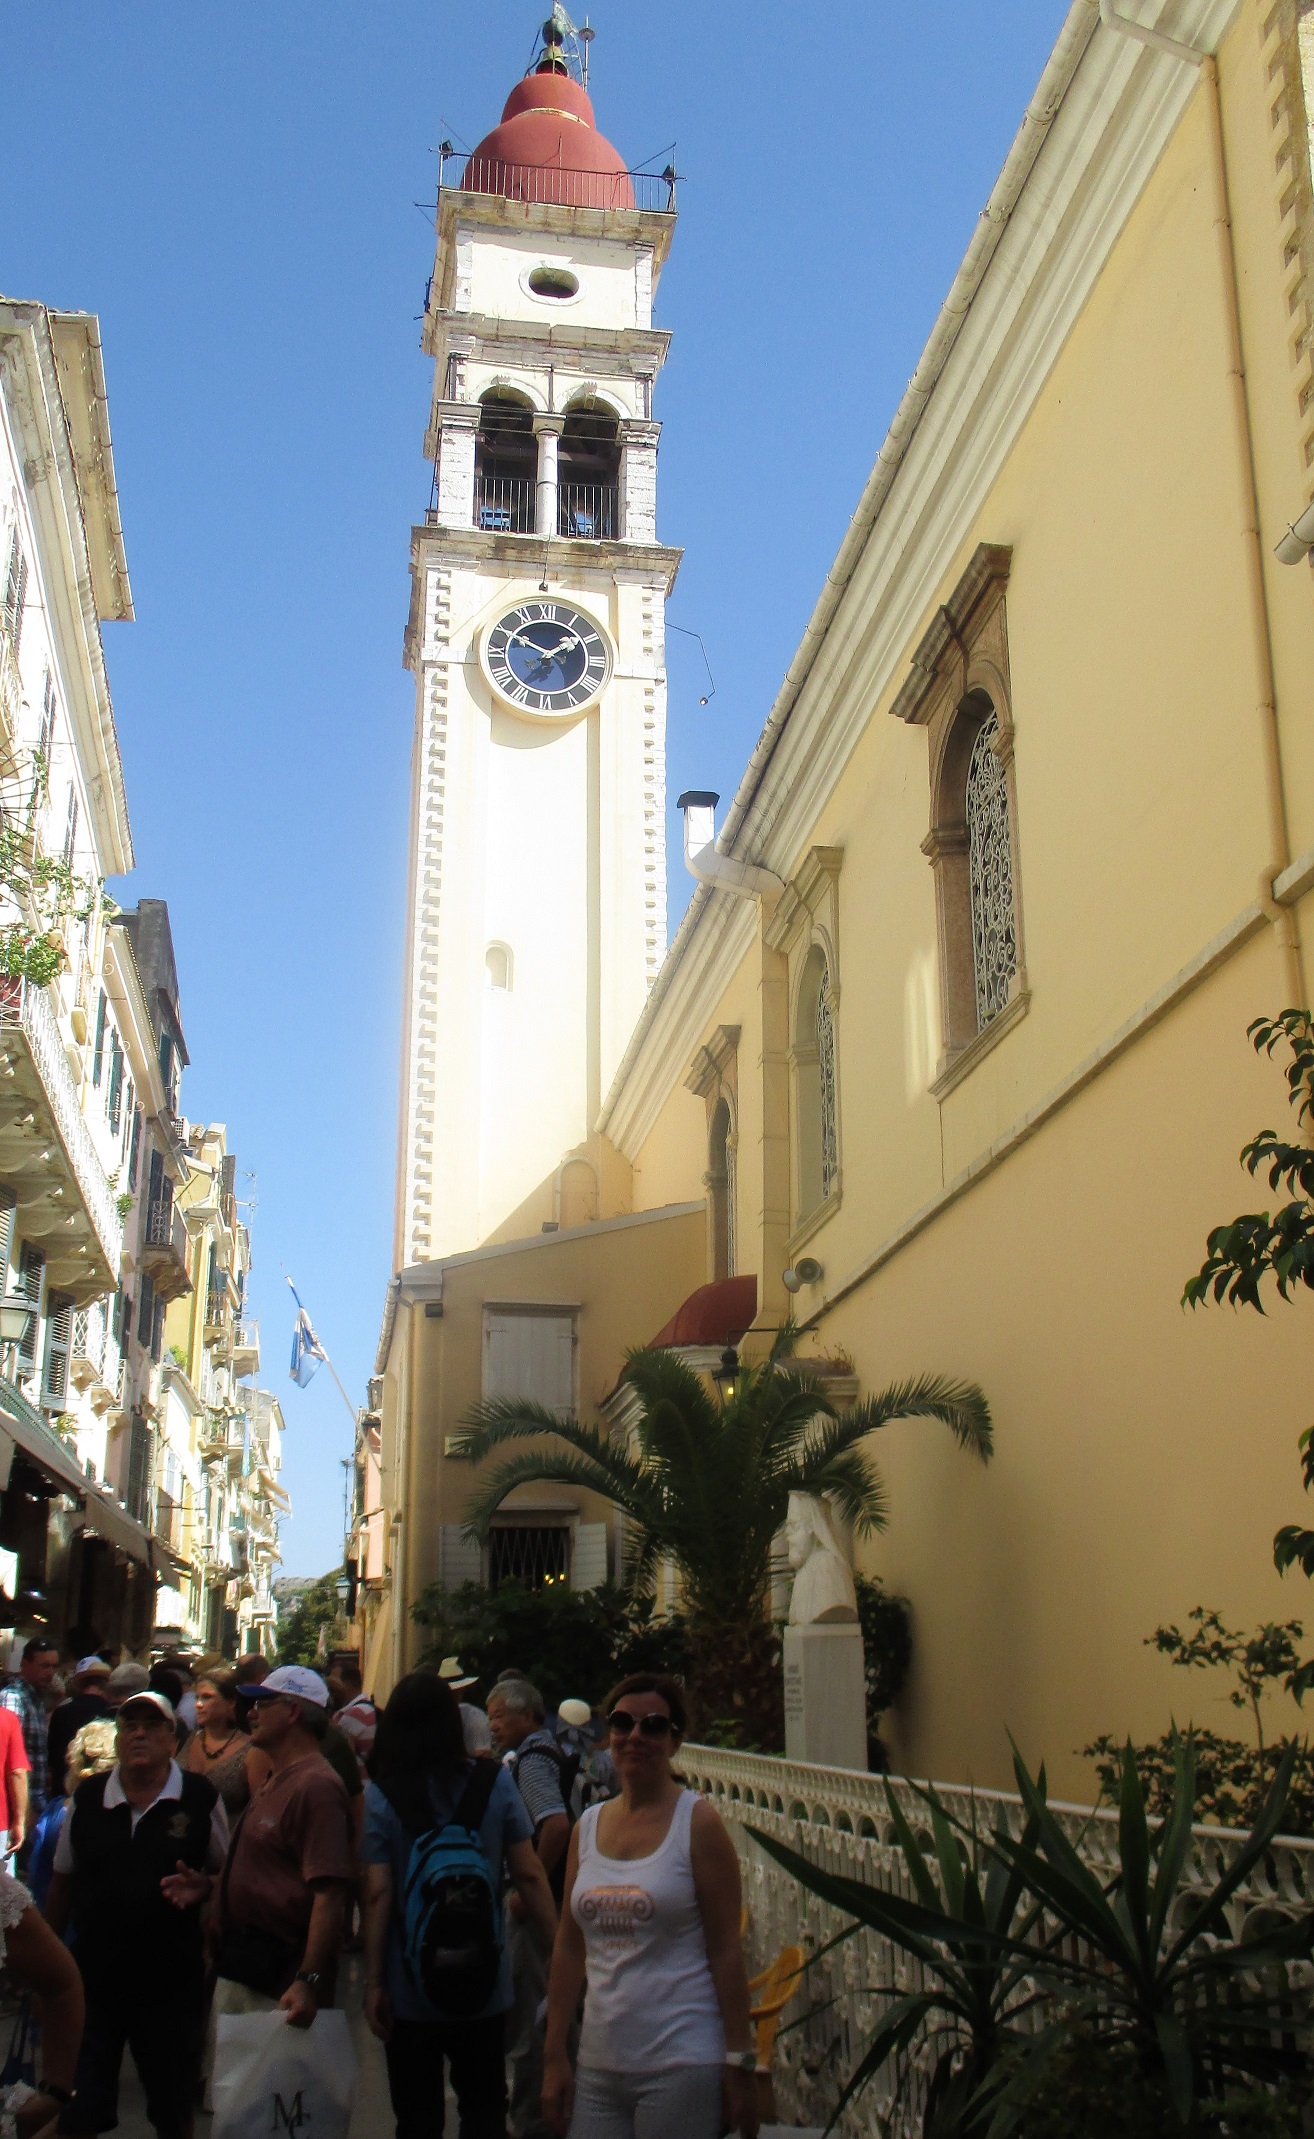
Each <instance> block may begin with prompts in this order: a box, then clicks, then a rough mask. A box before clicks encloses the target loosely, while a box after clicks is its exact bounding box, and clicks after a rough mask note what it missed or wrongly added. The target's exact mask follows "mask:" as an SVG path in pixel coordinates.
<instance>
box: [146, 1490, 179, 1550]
mask: <svg viewBox="0 0 1314 2139" xmlns="http://www.w3.org/2000/svg"><path fill="white" fill-rule="evenodd" d="M151 1527H152V1529H153V1530H154V1532H155V1535H156V1537H158V1538H159V1540H160V1542H161V1544H164V1545H167V1546H168V1547H169V1550H170V1551H171V1552H181V1551H182V1542H183V1507H182V1502H181V1501H180V1500H174V1499H173V1498H172V1496H171V1495H170V1494H168V1493H160V1494H158V1495H157V1497H156V1502H155V1521H154V1523H153V1524H152V1526H151Z"/></svg>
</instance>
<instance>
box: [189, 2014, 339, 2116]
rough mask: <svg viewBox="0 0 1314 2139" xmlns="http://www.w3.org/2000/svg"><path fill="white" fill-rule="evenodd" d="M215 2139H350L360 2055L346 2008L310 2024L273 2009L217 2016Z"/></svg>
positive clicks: (316, 2018) (214, 2084)
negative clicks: (294, 2023)
mask: <svg viewBox="0 0 1314 2139" xmlns="http://www.w3.org/2000/svg"><path fill="white" fill-rule="evenodd" d="M212 2085H213V2092H214V2124H213V2127H212V2130H211V2139H347V2127H348V2125H349V2124H350V2123H351V2105H352V2100H353V2097H354V2095H355V2092H356V2053H355V2051H354V2050H353V2049H352V2047H351V2036H350V2035H349V2033H348V2031H347V2016H346V2014H345V2013H339V2012H326V2013H317V2014H316V2015H315V2018H314V2020H313V2021H312V2023H311V2025H310V2026H309V2027H308V2028H292V2027H289V2026H288V2023H287V2018H286V2016H285V2015H284V2014H283V2013H281V2012H273V2013H221V2014H220V2015H219V2017H218V2019H217V2021H216V2022H215V2056H214V2080H213V2083H212Z"/></svg>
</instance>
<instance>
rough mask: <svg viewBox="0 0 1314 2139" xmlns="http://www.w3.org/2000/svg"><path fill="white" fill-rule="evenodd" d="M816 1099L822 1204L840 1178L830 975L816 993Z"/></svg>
mask: <svg viewBox="0 0 1314 2139" xmlns="http://www.w3.org/2000/svg"><path fill="white" fill-rule="evenodd" d="M817 1098H818V1103H819V1105H820V1108H821V1200H822V1202H823V1203H824V1202H825V1200H826V1198H827V1196H828V1195H830V1193H831V1191H832V1190H833V1188H834V1186H835V1183H836V1181H837V1180H838V1178H839V1136H838V1133H837V1130H836V1124H835V1020H834V1017H833V1015H832V1012H831V1007H830V974H829V973H828V972H826V973H823V974H822V976H821V986H820V987H819V988H818V990H817Z"/></svg>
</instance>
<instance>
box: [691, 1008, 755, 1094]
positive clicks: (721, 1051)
mask: <svg viewBox="0 0 1314 2139" xmlns="http://www.w3.org/2000/svg"><path fill="white" fill-rule="evenodd" d="M742 1029H743V1028H742V1026H739V1025H718V1026H717V1028H716V1031H715V1032H714V1033H713V1034H712V1037H711V1039H710V1040H709V1041H708V1042H707V1045H706V1046H705V1047H700V1048H699V1050H698V1052H697V1054H696V1055H695V1056H694V1058H693V1061H692V1062H691V1063H690V1064H689V1069H688V1074H687V1075H686V1077H685V1080H684V1088H685V1090H686V1092H692V1093H693V1095H694V1097H695V1099H706V1097H707V1095H708V1093H709V1092H714V1091H715V1090H716V1087H717V1086H718V1085H719V1084H720V1082H721V1079H722V1078H723V1077H724V1075H725V1073H726V1071H727V1069H728V1068H729V1067H730V1064H731V1063H732V1062H733V1061H734V1058H735V1055H736V1053H737V1051H738V1047H739V1035H740V1032H741V1031H742Z"/></svg>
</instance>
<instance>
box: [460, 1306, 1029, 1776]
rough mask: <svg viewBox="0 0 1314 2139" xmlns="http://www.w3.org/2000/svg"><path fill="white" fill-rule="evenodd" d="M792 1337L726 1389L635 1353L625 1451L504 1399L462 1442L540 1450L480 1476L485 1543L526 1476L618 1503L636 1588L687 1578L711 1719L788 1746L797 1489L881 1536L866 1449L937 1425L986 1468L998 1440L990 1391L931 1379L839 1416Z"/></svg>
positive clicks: (700, 1694) (478, 1457)
mask: <svg viewBox="0 0 1314 2139" xmlns="http://www.w3.org/2000/svg"><path fill="white" fill-rule="evenodd" d="M792 1343H793V1331H792V1330H790V1329H788V1328H787V1329H785V1330H783V1331H782V1332H781V1333H780V1335H779V1336H778V1337H777V1339H776V1342H775V1344H774V1345H773V1347H772V1350H771V1353H770V1355H769V1357H768V1358H766V1359H765V1360H763V1361H762V1362H761V1363H760V1364H758V1365H756V1366H750V1367H745V1368H743V1369H742V1370H741V1371H740V1372H739V1374H738V1375H737V1376H736V1377H735V1379H734V1381H733V1383H732V1384H731V1385H730V1386H729V1388H728V1390H726V1391H724V1392H723V1391H722V1390H721V1388H720V1387H719V1386H717V1387H716V1388H715V1392H713V1390H712V1389H709V1388H708V1386H707V1384H706V1383H705V1382H704V1381H703V1380H702V1378H701V1377H700V1376H699V1375H698V1374H696V1373H695V1372H694V1370H693V1369H692V1368H691V1367H689V1366H686V1365H685V1364H684V1362H683V1361H682V1360H680V1359H677V1358H676V1357H675V1355H674V1353H673V1352H670V1351H665V1350H658V1351H651V1350H645V1351H634V1352H631V1353H630V1354H629V1355H628V1358H627V1360H626V1365H625V1370H624V1374H623V1376H622V1379H623V1380H624V1381H625V1382H628V1384H629V1385H630V1387H631V1388H632V1389H633V1391H634V1393H635V1395H636V1397H637V1398H638V1414H637V1419H636V1422H635V1424H634V1427H633V1429H632V1432H631V1435H630V1445H629V1447H628V1448H626V1447H623V1446H620V1445H618V1443H617V1442H616V1441H614V1440H613V1439H612V1438H611V1435H610V1433H609V1431H608V1430H607V1428H606V1427H605V1426H604V1425H582V1424H581V1423H580V1422H579V1421H578V1420H576V1419H563V1418H560V1417H559V1416H558V1415H557V1413H556V1412H553V1411H549V1410H547V1409H546V1408H545V1407H544V1406H543V1405H542V1404H536V1403H531V1402H529V1401H528V1400H526V1399H522V1398H518V1397H495V1398H490V1399H487V1400H486V1401H484V1402H483V1403H480V1404H477V1405H476V1406H475V1407H474V1409H473V1410H472V1411H471V1412H470V1413H469V1414H468V1415H467V1420H466V1431H465V1433H464V1434H463V1435H462V1436H461V1437H460V1442H459V1444H458V1450H457V1452H458V1453H460V1454H461V1455H463V1456H466V1457H468V1458H469V1459H470V1460H472V1461H475V1462H478V1461H482V1459H483V1458H484V1457H486V1456H488V1455H489V1454H490V1453H491V1452H492V1451H493V1450H494V1449H500V1448H505V1447H507V1446H509V1445H510V1444H511V1443H513V1442H517V1441H531V1440H532V1441H533V1442H535V1443H536V1444H537V1445H536V1446H535V1447H533V1448H526V1449H521V1450H518V1451H517V1452H516V1453H515V1454H513V1455H511V1456H509V1457H508V1458H507V1460H506V1461H504V1462H503V1463H501V1464H499V1465H498V1467H497V1468H496V1469H495V1470H494V1471H492V1472H491V1473H490V1474H489V1475H488V1477H486V1478H484V1479H483V1480H482V1481H481V1482H480V1485H479V1487H478V1489H477V1491H476V1493H475V1497H474V1500H473V1503H472V1504H471V1506H470V1508H469V1510H468V1519H467V1524H466V1534H467V1536H469V1537H473V1538H477V1539H478V1540H479V1541H480V1542H483V1541H484V1539H486V1537H487V1535H488V1529H489V1525H490V1523H491V1522H492V1519H493V1516H494V1515H495V1513H496V1512H497V1510H498V1508H499V1507H500V1506H501V1504H502V1502H503V1501H504V1500H505V1498H506V1496H507V1494H508V1493H510V1492H511V1491H512V1490H513V1488H514V1487H516V1486H518V1485H529V1484H538V1483H544V1482H552V1483H554V1484H559V1485H570V1486H577V1487H583V1488H586V1489H587V1490H588V1491H589V1492H592V1493H599V1494H601V1495H602V1496H603V1497H604V1498H605V1499H607V1500H609V1501H611V1502H612V1504H613V1505H614V1506H615V1507H617V1508H619V1509H620V1510H621V1512H622V1513H623V1515H624V1516H625V1519H626V1522H627V1525H628V1530H629V1539H628V1542H629V1544H630V1547H631V1549H632V1550H633V1552H634V1554H635V1559H634V1562H633V1565H632V1573H631V1577H630V1579H631V1581H632V1582H633V1583H634V1584H635V1586H636V1587H641V1588H646V1587H649V1586H650V1585H651V1583H652V1581H653V1578H654V1575H655V1573H656V1570H657V1568H658V1566H659V1565H660V1564H661V1563H662V1562H663V1561H666V1562H669V1563H670V1564H672V1565H673V1566H674V1567H675V1568H676V1569H677V1570H678V1573H679V1575H680V1577H681V1582H682V1589H683V1601H684V1609H685V1612H686V1615H687V1619H688V1625H689V1636H690V1647H691V1654H692V1659H693V1668H692V1671H691V1679H692V1686H691V1692H692V1693H693V1696H694V1700H695V1703H696V1707H697V1710H698V1715H699V1722H700V1727H701V1728H704V1729H706V1728H708V1727H709V1726H712V1725H716V1726H718V1727H721V1728H723V1729H728V1730H729V1734H730V1735H731V1736H733V1737H735V1738H736V1739H738V1740H739V1741H740V1742H742V1743H748V1742H752V1741H753V1740H754V1739H756V1740H757V1742H758V1743H759V1744H760V1743H761V1742H762V1740H763V1738H766V1739H767V1741H768V1742H771V1743H775V1744H778V1743H779V1742H780V1704H781V1689H780V1672H779V1668H778V1665H777V1662H776V1648H777V1644H776V1640H775V1635H774V1631H773V1629H772V1627H771V1625H770V1622H769V1620H768V1617H767V1609H766V1607H767V1593H768V1586H769V1583H770V1577H771V1554H772V1541H773V1539H774V1538H775V1536H776V1534H777V1532H778V1531H779V1529H780V1527H781V1525H782V1523H783V1522H784V1520H785V1514H786V1510H787V1508H788V1504H789V1496H790V1494H791V1493H813V1494H825V1495H827V1496H828V1497H829V1499H830V1500H831V1501H832V1502H833V1503H834V1504H835V1505H836V1507H837V1508H838V1509H839V1511H840V1512H841V1513H842V1514H843V1515H844V1516H846V1517H847V1518H848V1520H849V1521H850V1522H851V1523H852V1525H853V1527H854V1529H855V1530H856V1531H857V1532H858V1533H859V1535H861V1536H871V1535H872V1534H873V1533H874V1532H876V1531H878V1530H881V1529H883V1528H884V1527H885V1521H886V1497H885V1489H884V1485H883V1483H882V1480H881V1474H880V1471H879V1468H878V1466H877V1464H876V1460H875V1456H874V1453H873V1451H872V1449H871V1447H870V1437H871V1436H872V1435H873V1434H875V1433H877V1432H879V1431H880V1429H881V1428H882V1427H884V1426H888V1425H890V1424H891V1423H892V1422H893V1421H894V1420H895V1419H908V1418H933V1419H939V1420H940V1421H941V1422H942V1423H943V1424H944V1425H946V1426H947V1427H948V1428H949V1430H950V1432H951V1433H952V1434H953V1436H954V1438H955V1439H956V1440H957V1442H958V1443H959V1445H960V1447H963V1448H966V1449H968V1450H970V1451H971V1453H972V1454H973V1455H975V1456H977V1457H979V1458H980V1460H981V1461H982V1462H983V1463H987V1462H989V1460H990V1455H991V1448H992V1436H991V1425H990V1412H989V1407H988V1406H987V1404H986V1400H985V1397H984V1396H983V1395H982V1393H981V1391H980V1390H979V1389H978V1388H976V1387H974V1386H972V1385H969V1384H965V1383H959V1382H951V1381H947V1380H945V1379H944V1377H943V1376H940V1375H922V1376H919V1377H918V1378H917V1379H915V1380H910V1381H905V1382H899V1383H896V1384H895V1386H894V1387H893V1388H890V1389H885V1390H883V1391H882V1392H881V1394H880V1395H879V1396H872V1397H868V1399H867V1400H866V1402H865V1403H861V1404H855V1405H854V1406H853V1408H852V1409H851V1410H849V1411H846V1412H844V1413H842V1414H841V1413H840V1412H838V1411H837V1410H836V1408H835V1406H834V1404H833V1403H832V1401H831V1400H830V1398H829V1397H828V1396H827V1394H826V1391H825V1386H824V1384H823V1383H822V1382H821V1381H819V1380H818V1379H817V1377H816V1376H815V1375H814V1374H813V1373H812V1372H811V1371H810V1370H809V1369H808V1367H807V1365H806V1364H805V1363H804V1362H802V1361H799V1360H795V1359H793V1358H792V1357H791V1356H790V1354H791V1349H792ZM732 1726H733V1727H732Z"/></svg>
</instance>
